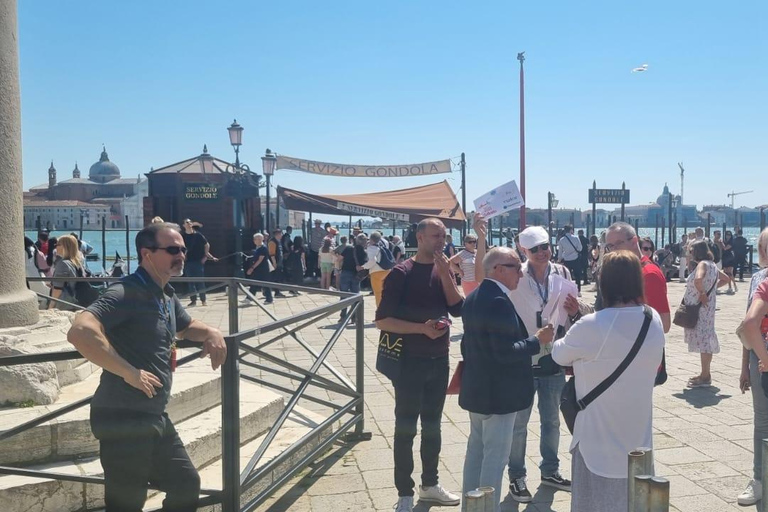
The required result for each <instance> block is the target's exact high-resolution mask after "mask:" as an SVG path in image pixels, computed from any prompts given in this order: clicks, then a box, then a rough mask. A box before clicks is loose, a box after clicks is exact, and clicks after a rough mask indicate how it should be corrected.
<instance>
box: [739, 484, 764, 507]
mask: <svg viewBox="0 0 768 512" xmlns="http://www.w3.org/2000/svg"><path fill="white" fill-rule="evenodd" d="M762 498H763V484H761V483H760V482H758V481H757V480H750V481H749V483H748V484H747V488H746V489H744V492H742V493H741V494H739V497H738V498H737V499H736V502H737V503H738V504H739V505H741V506H742V507H748V506H750V505H754V504H755V503H757V502H758V501H760V500H761V499H762Z"/></svg>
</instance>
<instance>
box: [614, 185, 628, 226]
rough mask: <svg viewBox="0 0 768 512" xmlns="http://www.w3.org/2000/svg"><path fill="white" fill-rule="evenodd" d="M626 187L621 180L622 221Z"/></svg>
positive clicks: (622, 220) (622, 218)
mask: <svg viewBox="0 0 768 512" xmlns="http://www.w3.org/2000/svg"><path fill="white" fill-rule="evenodd" d="M626 188H627V187H626V185H625V184H624V182H623V181H622V182H621V222H624V191H625V190H626ZM614 222H615V221H614Z"/></svg>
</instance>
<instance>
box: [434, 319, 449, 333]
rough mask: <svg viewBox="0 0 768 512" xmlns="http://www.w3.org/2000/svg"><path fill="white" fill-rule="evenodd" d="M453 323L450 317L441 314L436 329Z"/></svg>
mask: <svg viewBox="0 0 768 512" xmlns="http://www.w3.org/2000/svg"><path fill="white" fill-rule="evenodd" d="M452 324H453V322H451V319H450V318H448V317H447V316H441V317H440V318H438V319H437V320H436V321H435V329H437V330H438V331H439V330H442V329H445V328H447V327H450V326H451V325H452Z"/></svg>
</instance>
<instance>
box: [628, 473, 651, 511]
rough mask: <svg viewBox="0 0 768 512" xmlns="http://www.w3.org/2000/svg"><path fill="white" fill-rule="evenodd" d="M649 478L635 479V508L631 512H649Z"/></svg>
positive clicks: (637, 477)
mask: <svg viewBox="0 0 768 512" xmlns="http://www.w3.org/2000/svg"><path fill="white" fill-rule="evenodd" d="M651 478H653V477H652V476H649V475H638V476H636V477H635V508H634V510H633V511H632V512H649V510H650V504H651Z"/></svg>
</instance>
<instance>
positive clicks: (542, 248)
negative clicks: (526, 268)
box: [528, 244, 549, 254]
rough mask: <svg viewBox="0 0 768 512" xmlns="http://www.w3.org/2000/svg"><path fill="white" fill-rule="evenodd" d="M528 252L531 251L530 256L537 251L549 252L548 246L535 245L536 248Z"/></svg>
mask: <svg viewBox="0 0 768 512" xmlns="http://www.w3.org/2000/svg"><path fill="white" fill-rule="evenodd" d="M528 250H529V251H531V254H536V253H537V252H539V251H548V250H549V244H541V245H537V246H536V247H531V248H530V249H528Z"/></svg>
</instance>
